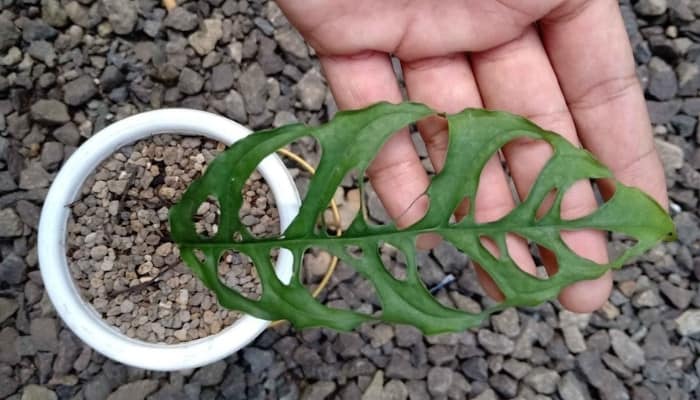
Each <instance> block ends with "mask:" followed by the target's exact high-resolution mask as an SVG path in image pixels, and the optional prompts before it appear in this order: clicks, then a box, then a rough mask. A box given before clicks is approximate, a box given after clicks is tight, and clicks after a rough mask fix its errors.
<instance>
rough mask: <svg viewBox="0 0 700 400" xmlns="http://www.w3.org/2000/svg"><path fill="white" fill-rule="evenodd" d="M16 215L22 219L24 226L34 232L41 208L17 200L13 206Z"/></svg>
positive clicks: (37, 224)
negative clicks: (32, 229)
mask: <svg viewBox="0 0 700 400" xmlns="http://www.w3.org/2000/svg"><path fill="white" fill-rule="evenodd" d="M15 209H16V210H17V214H19V217H20V218H21V219H22V222H24V224H25V225H27V226H29V227H31V228H34V229H35V230H36V229H37V227H38V226H39V215H40V214H41V208H39V207H38V206H36V205H34V204H33V203H31V202H28V201H27V200H19V201H18V202H17V204H16V205H15Z"/></svg>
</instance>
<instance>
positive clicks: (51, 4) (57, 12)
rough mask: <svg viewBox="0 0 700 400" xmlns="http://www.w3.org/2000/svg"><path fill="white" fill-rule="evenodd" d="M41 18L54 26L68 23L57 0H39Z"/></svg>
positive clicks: (61, 26) (57, 26)
mask: <svg viewBox="0 0 700 400" xmlns="http://www.w3.org/2000/svg"><path fill="white" fill-rule="evenodd" d="M41 18H42V19H43V20H44V21H46V23H47V24H49V25H51V26H53V27H56V28H63V27H64V26H66V24H68V15H66V11H65V10H64V9H63V6H62V5H61V2H60V1H59V0H41Z"/></svg>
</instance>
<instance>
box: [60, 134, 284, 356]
mask: <svg viewBox="0 0 700 400" xmlns="http://www.w3.org/2000/svg"><path fill="white" fill-rule="evenodd" d="M223 148H224V146H223V145H218V144H217V143H215V142H212V141H204V140H202V139H199V138H192V137H185V138H181V137H176V136H170V135H160V136H156V137H154V138H152V139H149V140H144V141H140V142H137V143H135V144H134V145H133V146H129V147H125V148H122V149H120V150H119V151H118V152H116V153H115V154H114V155H112V156H111V157H109V158H108V159H107V160H105V161H104V162H102V163H101V164H100V166H98V168H97V169H96V170H95V173H94V174H93V175H91V176H90V177H89V178H88V179H87V180H86V181H85V183H84V185H83V188H82V195H81V197H80V198H79V199H78V200H77V201H76V202H74V203H73V204H72V206H71V207H72V213H71V218H70V220H69V224H68V232H69V236H68V240H67V250H68V255H69V264H70V268H71V273H72V274H73V278H74V279H75V281H76V284H77V285H78V287H79V288H80V289H81V293H82V295H83V297H84V298H85V299H86V300H87V301H88V302H89V303H90V304H91V305H92V306H93V308H94V309H95V310H96V311H97V312H98V313H100V315H101V316H102V317H103V318H104V319H105V320H106V321H107V322H108V323H109V324H110V325H113V326H115V327H117V328H119V329H120V330H121V331H122V333H124V334H126V335H127V336H129V337H132V338H137V339H140V340H145V341H148V342H164V343H169V344H172V343H180V342H184V341H188V340H192V339H199V338H202V337H206V336H208V335H212V334H216V333H218V332H220V331H221V329H223V328H225V327H227V326H229V325H231V323H232V322H233V321H235V320H236V319H238V318H239V317H240V313H238V312H235V311H229V310H226V309H222V308H221V307H219V305H218V304H217V302H216V298H215V296H214V295H213V294H212V293H211V292H210V291H209V290H208V289H207V288H206V287H204V285H203V284H202V283H201V282H200V281H199V280H198V279H196V278H195V277H194V276H193V274H192V272H191V271H190V270H189V268H188V267H187V266H186V265H185V264H184V262H183V261H182V259H181V258H180V257H179V252H178V249H177V246H176V245H175V244H174V243H173V242H172V240H171V238H170V234H169V228H168V211H169V207H170V206H171V205H173V204H174V203H175V202H177V201H178V200H179V199H180V197H181V196H182V193H183V192H184V190H186V188H187V186H188V184H189V183H190V182H191V181H192V180H193V179H196V178H197V177H199V176H200V175H201V174H202V173H203V171H204V170H205V169H206V166H207V164H208V163H209V162H210V161H211V160H212V159H213V158H214V157H215V156H216V155H217V154H218V153H220V152H221V151H222V149H223ZM241 214H242V221H244V223H246V224H248V225H249V229H250V230H251V231H252V232H253V233H256V234H274V233H277V232H279V218H278V215H277V209H276V208H275V207H274V199H273V197H272V194H271V193H270V191H269V189H268V187H267V185H266V184H265V182H264V181H263V180H262V178H261V177H260V175H259V174H258V173H255V174H254V175H253V176H252V177H251V179H249V181H248V183H247V185H246V187H245V189H244V205H243V207H242V211H241ZM219 218H220V212H219V208H218V203H217V202H216V200H215V199H213V200H211V201H207V202H205V203H203V204H202V205H201V206H200V208H199V210H197V217H196V219H195V227H196V229H197V231H198V232H199V233H200V234H202V235H209V236H211V235H213V234H215V233H216V229H217V224H218V222H219ZM219 274H220V276H221V279H222V281H224V282H225V283H226V284H227V285H228V286H229V287H231V288H233V289H235V290H236V291H238V292H239V293H242V294H243V295H245V296H246V297H250V298H258V297H259V295H260V291H261V286H260V282H259V280H258V277H257V274H256V271H255V268H254V267H253V265H252V263H251V262H250V260H249V259H248V258H247V257H245V256H244V255H242V254H240V253H233V252H229V253H227V254H225V255H224V257H223V258H222V260H221V263H220V266H219Z"/></svg>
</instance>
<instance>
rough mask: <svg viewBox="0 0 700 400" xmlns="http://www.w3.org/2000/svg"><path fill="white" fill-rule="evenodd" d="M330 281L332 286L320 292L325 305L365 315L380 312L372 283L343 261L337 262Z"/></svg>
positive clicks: (376, 314) (377, 297)
mask: <svg viewBox="0 0 700 400" xmlns="http://www.w3.org/2000/svg"><path fill="white" fill-rule="evenodd" d="M331 281H332V283H333V285H332V288H331V289H329V290H327V291H324V292H325V293H323V292H322V293H321V298H322V300H323V301H322V303H323V304H325V305H326V306H328V307H330V308H335V309H340V310H352V311H355V312H358V313H361V314H367V315H375V316H378V315H379V314H380V313H381V306H380V303H379V296H377V291H376V290H375V288H374V285H373V284H372V282H370V281H369V280H368V279H366V278H365V277H363V276H362V275H360V274H359V273H357V272H356V271H355V270H354V269H353V268H352V267H351V266H348V265H347V264H345V263H343V262H340V263H338V267H337V269H336V272H335V273H334V274H333V278H331ZM333 281H335V282H333Z"/></svg>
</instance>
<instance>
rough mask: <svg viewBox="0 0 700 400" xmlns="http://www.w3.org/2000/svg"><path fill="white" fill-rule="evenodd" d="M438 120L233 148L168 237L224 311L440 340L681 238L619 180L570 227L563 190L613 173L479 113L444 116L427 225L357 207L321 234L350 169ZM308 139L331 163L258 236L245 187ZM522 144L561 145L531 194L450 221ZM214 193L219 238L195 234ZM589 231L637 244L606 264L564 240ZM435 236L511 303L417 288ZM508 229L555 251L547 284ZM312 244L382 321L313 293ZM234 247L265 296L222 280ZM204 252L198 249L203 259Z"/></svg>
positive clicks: (529, 130)
mask: <svg viewBox="0 0 700 400" xmlns="http://www.w3.org/2000/svg"><path fill="white" fill-rule="evenodd" d="M431 115H436V113H435V112H434V111H433V110H431V109H429V108H427V107H426V106H424V105H421V104H416V103H402V104H399V105H394V104H388V103H378V104H375V105H373V106H371V107H368V108H366V109H363V110H355V111H345V112H340V113H338V114H337V115H336V117H335V118H334V119H333V120H332V121H331V122H329V123H327V124H325V125H321V126H318V127H307V126H303V125H299V124H296V125H289V126H285V127H281V128H278V129H273V130H267V131H262V132H257V133H255V134H252V135H250V136H249V137H247V138H245V139H243V140H241V141H239V142H237V143H236V144H234V145H233V146H232V147H230V148H229V149H228V150H227V151H225V152H224V153H222V154H221V155H220V156H219V157H217V158H216V159H215V160H214V161H213V162H212V163H211V165H210V166H209V168H208V169H207V171H206V173H205V174H204V175H203V176H202V177H201V178H199V179H198V180H196V181H194V182H192V184H191V185H190V187H189V188H188V190H187V192H186V193H185V194H184V195H183V197H182V199H181V201H180V202H179V203H178V204H177V205H175V206H174V207H173V208H172V209H171V212H170V226H171V230H172V236H173V238H174V239H175V241H176V242H177V244H178V246H179V247H180V252H181V254H182V257H183V259H184V260H185V262H186V263H187V264H188V265H189V266H190V268H191V269H192V270H193V271H194V273H195V274H196V275H197V276H198V277H199V279H201V280H202V281H203V282H204V284H205V285H206V286H207V287H208V288H209V289H211V290H212V291H214V292H215V293H216V295H217V298H218V300H219V302H220V303H221V304H222V305H223V306H224V307H227V308H230V309H236V310H240V311H242V312H245V313H248V314H251V315H254V316H256V317H259V318H264V319H269V320H277V319H286V320H289V321H291V322H292V323H293V324H294V325H295V326H296V327H297V328H305V327H313V326H325V327H329V328H334V329H339V330H349V329H353V328H354V327H356V326H357V325H358V324H360V323H362V322H364V321H368V320H374V319H379V320H383V321H387V322H392V323H401V324H411V325H414V326H416V327H417V328H419V329H420V330H422V331H423V332H424V333H426V334H434V333H440V332H447V331H460V330H464V329H466V328H469V327H472V326H475V325H477V324H479V323H480V322H481V321H482V320H483V319H484V318H485V317H486V316H487V315H488V314H490V313H491V312H494V311H497V310H500V309H503V308H504V307H508V306H530V305H536V304H539V303H541V302H544V301H546V300H548V299H552V298H554V297H556V295H557V294H558V293H559V291H560V290H561V289H562V288H563V287H565V286H567V285H570V284H571V283H574V282H577V281H581V280H587V279H594V278H596V277H599V276H600V275H602V274H603V273H604V272H605V271H607V270H609V269H611V268H619V267H621V266H622V265H623V263H624V262H625V261H626V260H629V259H630V258H631V257H635V256H637V255H639V254H642V253H643V252H644V251H646V250H648V249H649V248H651V247H652V246H654V245H655V244H656V243H657V242H658V241H659V240H662V239H667V240H671V239H674V238H675V228H674V226H673V223H672V222H671V219H670V218H669V216H668V215H667V214H666V212H665V211H664V210H663V209H662V208H661V207H660V206H659V205H658V204H657V203H656V202H654V200H652V199H651V198H650V197H649V196H647V195H646V194H644V193H643V192H641V191H639V190H637V189H635V188H631V187H627V186H624V185H622V184H621V183H617V184H616V192H615V195H614V196H613V198H611V199H610V200H609V201H607V202H606V203H605V204H603V205H602V206H601V207H600V208H599V209H597V210H596V211H595V212H593V213H591V214H590V215H588V216H585V217H583V218H579V219H575V220H563V219H562V218H561V217H560V204H561V199H562V196H563V194H564V193H565V192H566V190H567V189H568V188H569V187H570V186H571V185H572V184H573V183H574V182H576V181H577V180H581V179H600V178H612V174H611V172H610V171H609V170H608V169H607V168H606V167H605V166H604V165H602V164H601V163H599V162H598V161H596V160H595V159H594V158H593V156H592V155H591V154H590V153H588V152H587V151H585V150H582V149H578V148H576V147H574V146H572V145H571V144H570V143H569V142H567V141H566V140H565V139H563V138H562V137H561V136H559V135H557V134H555V133H552V132H549V131H546V130H543V129H541V128H539V127H538V126H536V125H535V124H533V123H531V122H530V121H528V120H526V119H524V118H521V117H518V116H515V115H511V114H507V113H503V112H493V111H486V110H475V109H467V110H464V111H462V112H460V113H457V114H454V115H447V116H446V118H447V121H448V124H449V148H448V151H447V159H446V162H445V166H444V169H443V170H442V171H441V172H440V173H439V174H437V175H436V176H435V177H434V178H433V179H432V182H431V185H430V187H429V188H428V190H427V192H426V194H427V196H428V197H429V199H430V207H429V209H428V212H427V214H426V215H425V217H424V218H423V219H422V220H420V221H419V222H417V223H416V224H414V225H412V226H410V227H408V228H405V229H401V230H399V229H397V228H396V227H395V226H393V225H383V226H375V225H370V224H368V223H367V221H365V219H364V217H363V213H362V212H359V213H358V214H357V215H356V217H355V219H354V220H353V222H352V224H351V226H350V228H349V229H348V230H347V231H346V232H345V233H344V234H343V235H342V236H341V237H335V236H330V235H328V234H327V233H326V232H323V231H319V230H318V229H316V226H315V224H316V221H318V218H319V217H320V216H321V215H322V213H323V211H324V210H325V209H326V207H327V206H328V204H329V202H330V201H331V199H332V198H333V195H334V193H335V191H336V188H337V187H338V186H339V185H340V183H341V181H342V180H343V178H344V177H345V176H346V174H348V173H349V172H350V171H351V170H353V169H357V170H359V171H361V172H362V173H364V170H365V169H366V168H367V166H368V165H369V163H370V162H371V161H372V159H373V158H374V156H375V154H376V153H377V151H378V149H379V148H380V147H381V145H382V144H383V143H384V142H385V141H386V140H387V139H388V138H389V137H390V136H391V135H392V134H393V133H394V132H396V131H398V130H399V129H401V128H403V127H405V126H406V125H408V124H411V123H413V122H416V121H418V120H420V119H422V118H425V117H427V116H431ZM303 136H312V137H314V138H315V139H316V140H318V142H319V143H320V145H321V147H322V153H323V157H322V158H321V161H320V163H319V166H318V168H317V172H316V174H315V175H314V176H313V178H312V180H311V182H310V184H309V189H308V194H307V196H306V199H305V201H304V203H303V204H302V206H301V209H300V211H299V214H298V216H297V217H296V218H295V219H294V220H293V221H292V223H291V225H290V226H289V227H288V228H287V229H286V230H285V232H283V234H281V235H280V236H279V237H276V238H266V239H257V238H254V237H253V236H252V235H251V234H250V232H249V231H248V230H247V228H246V227H245V226H244V225H243V223H242V222H241V220H240V219H239V217H238V213H239V210H240V207H241V204H242V196H241V195H240V194H241V190H242V189H243V185H244V184H245V181H246V179H247V177H248V176H250V174H251V173H252V172H253V170H254V169H255V167H256V165H258V163H259V162H260V161H261V160H262V159H263V158H264V157H266V156H267V155H269V154H271V153H274V152H275V151H276V150H277V149H279V148H281V147H283V146H285V145H287V144H289V143H290V142H293V141H294V140H297V139H299V138H301V137H303ZM518 137H529V138H532V139H540V140H544V141H546V142H548V143H549V144H550V145H551V146H552V148H553V149H554V155H553V156H552V158H551V159H550V160H549V161H548V162H547V164H546V165H545V167H544V168H543V170H542V171H541V173H540V175H539V177H538V178H537V180H536V182H535V184H534V186H533V188H532V189H531V191H530V193H529V195H528V196H527V198H526V199H525V200H524V201H523V202H522V203H521V204H520V205H519V206H518V207H517V208H515V209H514V210H513V211H512V212H510V213H509V214H508V215H506V216H505V217H503V218H501V219H500V220H498V221H495V222H490V223H483V224H479V223H477V222H476V221H475V218H474V213H473V208H474V207H472V211H470V214H468V215H467V216H466V217H465V218H464V219H462V220H461V221H460V222H458V223H451V222H450V217H451V215H452V213H453V211H454V210H455V209H456V208H457V206H458V204H459V203H460V202H461V201H462V200H463V199H464V198H468V199H471V201H472V204H473V200H474V198H475V194H476V191H477V187H478V184H479V176H480V172H481V169H482V168H483V167H484V165H485V164H486V161H487V160H488V159H489V158H490V157H491V156H492V155H493V154H494V153H496V152H497V151H498V150H499V149H500V148H501V147H503V146H504V145H505V144H506V143H508V142H510V141H511V140H513V139H515V138H518ZM360 184H361V182H360ZM552 190H556V193H557V195H556V199H555V201H554V204H553V205H552V207H551V209H550V210H549V211H548V212H547V213H546V214H545V215H544V216H542V217H541V218H537V216H536V213H537V210H538V208H539V207H540V205H541V203H542V201H543V200H544V199H545V197H546V196H547V195H548V194H549V193H550V192H552ZM209 196H213V197H215V198H216V199H218V201H219V203H220V208H221V217H220V220H221V221H220V226H219V230H218V232H217V233H216V235H215V236H214V237H211V238H204V237H201V236H200V235H198V234H197V233H196V231H195V227H194V223H193V222H192V217H193V215H194V214H195V212H196V210H197V208H198V207H199V205H200V204H201V203H202V202H203V201H205V200H206V199H207V198H208V197H209ZM363 208H364V207H363ZM589 228H590V229H598V230H606V231H613V232H619V233H622V234H625V235H628V236H631V237H634V238H635V239H636V240H637V243H636V245H635V246H633V247H632V248H630V249H628V250H627V251H626V252H624V253H623V254H622V255H621V256H620V257H619V258H617V259H615V260H612V261H611V262H610V263H609V264H606V265H599V264H596V263H594V262H592V261H589V260H587V259H585V258H582V257H580V256H578V255H576V254H575V253H574V252H572V251H571V250H570V249H569V247H568V246H567V245H566V244H565V243H564V241H562V239H561V235H560V234H561V232H562V231H563V230H567V231H568V230H578V229H589ZM431 232H432V233H437V234H439V235H441V236H442V237H443V238H444V239H445V240H447V241H449V242H451V243H452V244H453V245H454V246H456V247H457V248H458V249H460V250H461V251H463V252H465V253H466V254H467V255H468V256H469V257H471V259H472V260H474V261H476V262H478V263H479V264H480V265H482V267H483V268H484V270H485V271H486V272H487V273H488V274H489V275H490V276H491V277H492V278H493V280H494V281H495V282H496V284H497V285H498V287H499V288H500V290H501V291H502V293H503V294H504V296H505V301H504V302H503V303H501V304H499V305H498V306H496V307H494V308H492V309H489V310H486V311H484V312H482V313H479V314H470V313H466V312H462V311H459V310H455V309H451V308H447V307H444V306H442V305H441V304H440V303H438V302H437V301H436V300H435V298H433V296H432V295H431V294H430V292H429V291H428V290H427V289H426V287H425V286H424V284H423V283H422V282H421V280H420V278H419V272H418V268H420V266H419V265H417V264H416V249H415V240H416V237H417V236H418V235H419V234H422V233H431ZM508 233H514V234H517V235H519V236H521V237H523V238H526V239H528V240H529V241H531V242H535V243H537V244H539V245H541V246H543V247H545V248H547V249H550V250H552V251H553V252H554V253H555V255H556V258H557V260H558V263H559V266H560V267H559V271H558V273H557V274H555V275H554V276H553V277H550V278H549V279H539V278H537V277H534V276H532V275H529V274H527V273H525V272H523V271H521V270H520V269H519V268H518V267H517V265H516V264H515V262H514V261H513V260H512V259H511V258H510V256H509V255H508V253H507V249H506V246H505V237H506V234H508ZM483 236H486V237H489V238H491V239H493V240H494V241H495V243H496V244H498V246H499V248H500V250H501V251H500V256H499V257H498V258H497V257H494V256H493V255H492V254H491V253H490V252H489V251H488V250H486V248H485V247H484V246H483V245H482V243H481V242H480V237H483ZM381 242H384V243H389V244H391V245H393V246H394V247H396V248H397V249H399V250H400V251H401V252H403V254H404V255H405V258H406V261H407V277H406V279H405V280H398V279H395V278H394V277H393V276H392V275H391V273H390V272H389V271H388V270H387V268H386V267H385V266H384V265H383V264H382V261H381V258H380V256H379V246H380V243H381ZM311 247H316V248H322V249H325V250H327V251H329V252H330V253H332V254H334V255H336V256H337V257H339V258H340V259H341V260H342V261H344V262H345V263H347V264H349V265H351V266H352V267H353V268H355V269H356V270H357V272H358V273H359V274H361V275H362V276H363V277H364V278H366V279H368V280H369V281H371V282H372V284H373V285H374V287H375V289H376V292H377V295H378V297H379V300H380V303H381V307H382V312H381V315H379V316H370V315H365V314H360V313H357V312H354V311H351V310H339V309H332V308H329V307H326V306H324V305H322V304H320V303H318V302H317V301H316V300H315V299H314V298H312V296H311V295H310V293H309V292H308V291H307V289H306V288H305V287H304V286H303V285H302V282H301V278H300V277H301V268H302V267H301V264H302V259H303V255H304V252H305V251H306V250H307V249H309V248H311ZM349 247H353V248H359V249H361V251H362V256H361V257H356V256H353V255H351V254H350V252H349V251H348V248H349ZM278 248H284V249H288V250H289V251H290V252H291V253H292V255H293V256H294V274H293V276H292V280H291V282H290V283H289V284H288V285H285V284H284V283H282V282H281V281H280V280H279V279H278V278H277V276H276V275H275V272H274V265H273V263H272V261H271V259H270V252H271V250H273V249H278ZM227 250H233V251H237V252H241V253H244V254H246V255H248V256H249V257H250V258H251V259H252V260H253V262H254V263H255V265H256V269H257V271H258V275H259V276H260V280H261V283H262V295H261V297H260V299H259V300H251V299H248V298H246V297H243V296H242V295H240V294H238V293H237V292H236V291H235V290H233V289H231V288H229V287H227V286H226V285H224V284H223V283H222V282H221V281H220V280H219V278H218V275H217V265H218V262H219V258H220V257H221V256H222V255H223V253H224V252H225V251H227ZM197 251H199V252H201V254H200V256H199V257H197V255H196V252H197ZM202 255H203V259H202V260H200V258H202Z"/></svg>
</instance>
